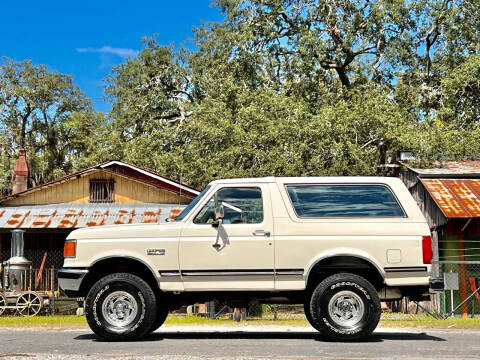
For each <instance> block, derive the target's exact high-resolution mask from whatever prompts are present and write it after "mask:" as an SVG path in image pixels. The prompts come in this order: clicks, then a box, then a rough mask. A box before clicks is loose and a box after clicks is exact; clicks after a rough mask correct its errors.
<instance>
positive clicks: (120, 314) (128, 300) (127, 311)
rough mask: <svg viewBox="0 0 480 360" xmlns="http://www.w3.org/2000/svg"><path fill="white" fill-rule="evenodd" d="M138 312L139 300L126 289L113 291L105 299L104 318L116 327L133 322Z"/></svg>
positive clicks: (103, 306)
mask: <svg viewBox="0 0 480 360" xmlns="http://www.w3.org/2000/svg"><path fill="white" fill-rule="evenodd" d="M137 313H138V303H137V300H135V298H134V297H133V296H132V295H131V294H129V293H128V292H126V291H115V292H112V293H111V294H109V295H108V296H107V297H106V298H105V300H104V301H103V305H102V315H103V318H104V319H105V320H106V321H107V323H109V324H110V325H112V326H114V327H125V326H128V325H129V324H130V323H131V322H133V320H134V319H135V317H136V316H137Z"/></svg>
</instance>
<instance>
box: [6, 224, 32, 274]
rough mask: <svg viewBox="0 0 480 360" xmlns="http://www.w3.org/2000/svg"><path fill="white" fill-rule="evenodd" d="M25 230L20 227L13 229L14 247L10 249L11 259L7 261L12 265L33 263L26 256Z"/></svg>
mask: <svg viewBox="0 0 480 360" xmlns="http://www.w3.org/2000/svg"><path fill="white" fill-rule="evenodd" d="M24 232H25V230H20V229H15V230H12V248H11V251H10V259H8V260H7V261H6V262H7V263H9V264H10V265H27V264H28V265H30V263H31V262H30V261H28V260H27V259H25V257H24V250H23V249H24V245H25V242H24V239H23V233H24Z"/></svg>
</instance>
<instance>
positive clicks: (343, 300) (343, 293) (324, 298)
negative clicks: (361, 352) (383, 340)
mask: <svg viewBox="0 0 480 360" xmlns="http://www.w3.org/2000/svg"><path fill="white" fill-rule="evenodd" d="M343 309H350V310H351V309H353V310H354V313H355V315H352V316H351V317H350V318H349V315H350V314H351V312H350V311H347V312H343ZM310 313H311V317H312V320H313V322H314V323H315V324H316V326H314V327H315V328H317V327H318V328H317V329H320V330H319V331H320V332H321V333H322V335H323V336H324V337H326V338H327V339H329V340H336V341H349V340H357V339H360V338H363V337H366V336H369V335H370V334H371V333H372V332H373V330H375V328H376V327H377V325H378V322H379V321H380V314H381V307H380V299H379V297H378V293H377V291H376V290H375V288H374V287H373V285H372V284H370V282H368V281H367V280H366V279H364V278H363V277H361V276H358V275H355V274H350V273H340V274H335V275H332V276H330V277H328V278H326V279H325V280H323V281H322V282H320V283H319V284H318V285H317V287H316V288H315V289H314V291H313V293H312V296H311V299H310ZM345 314H347V316H345V317H344V316H342V315H345Z"/></svg>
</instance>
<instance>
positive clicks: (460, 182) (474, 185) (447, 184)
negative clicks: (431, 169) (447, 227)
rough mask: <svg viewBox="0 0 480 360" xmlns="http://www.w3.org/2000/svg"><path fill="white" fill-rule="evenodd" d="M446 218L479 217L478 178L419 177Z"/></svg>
mask: <svg viewBox="0 0 480 360" xmlns="http://www.w3.org/2000/svg"><path fill="white" fill-rule="evenodd" d="M421 181H422V184H423V185H424V186H425V189H427V191H428V192H429V193H430V195H431V196H432V198H433V200H434V201H435V203H436V204H437V205H438V207H439V208H440V209H441V210H442V212H443V214H444V215H445V216H446V217H447V218H473V217H480V180H469V179H421Z"/></svg>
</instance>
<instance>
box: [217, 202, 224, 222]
mask: <svg viewBox="0 0 480 360" xmlns="http://www.w3.org/2000/svg"><path fill="white" fill-rule="evenodd" d="M224 216H225V211H224V209H223V205H222V204H219V205H218V206H216V207H215V220H222V219H223V217H224Z"/></svg>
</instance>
